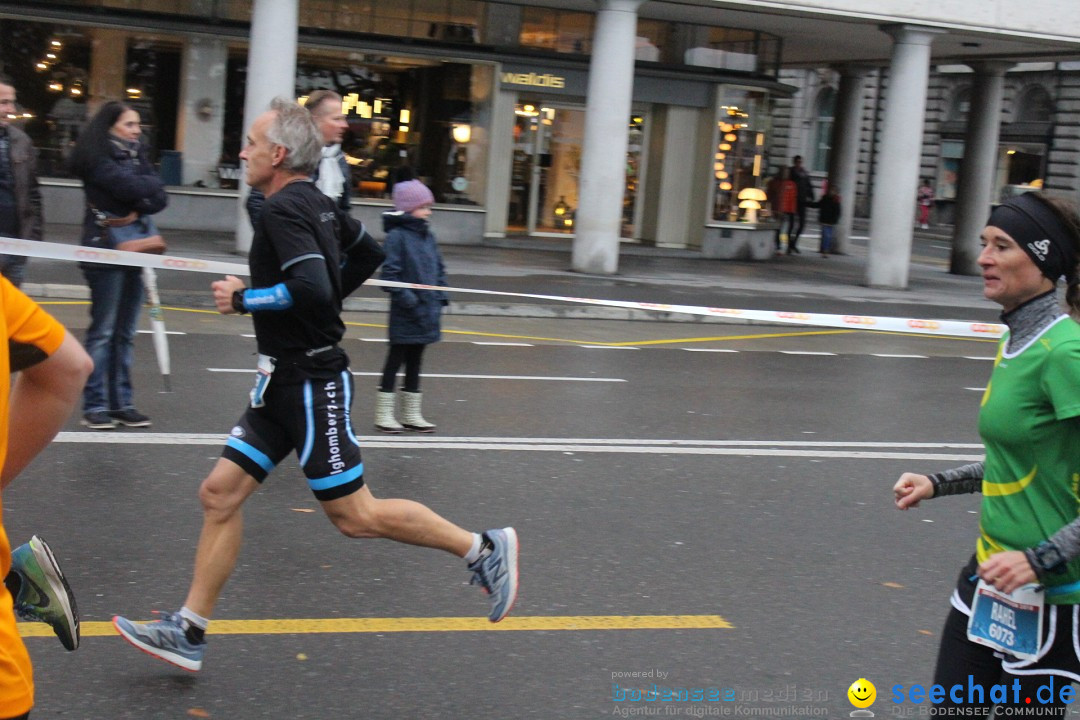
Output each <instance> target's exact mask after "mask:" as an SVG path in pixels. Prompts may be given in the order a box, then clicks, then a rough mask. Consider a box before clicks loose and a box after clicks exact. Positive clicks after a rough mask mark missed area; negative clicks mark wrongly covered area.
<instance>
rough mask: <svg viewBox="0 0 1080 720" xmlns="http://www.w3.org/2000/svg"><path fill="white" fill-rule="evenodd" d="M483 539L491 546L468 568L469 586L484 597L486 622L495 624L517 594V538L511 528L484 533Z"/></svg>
mask: <svg viewBox="0 0 1080 720" xmlns="http://www.w3.org/2000/svg"><path fill="white" fill-rule="evenodd" d="M484 537H485V538H487V539H488V540H490V541H491V544H492V545H493V546H494V547H493V548H492V550H491V552H490V553H488V554H487V555H486V556H484V557H481V558H480V559H479V560H477V561H476V562H474V563H472V564H471V565H469V570H471V571H472V574H473V576H472V580H470V581H469V584H470V585H479V586H480V587H482V588H483V589H484V592H486V593H487V594H488V599H489V600H490V601H491V612H489V613H488V620H490V621H491V622H493V623H497V622H499V621H500V620H502V619H503V618H504V617H506V616H507V614H508V613H509V612H510V608H512V607H514V601H515V600H517V591H518V537H517V531H515V530H514V528H512V527H508V528H503V529H502V530H488V531H487V532H485V533H484Z"/></svg>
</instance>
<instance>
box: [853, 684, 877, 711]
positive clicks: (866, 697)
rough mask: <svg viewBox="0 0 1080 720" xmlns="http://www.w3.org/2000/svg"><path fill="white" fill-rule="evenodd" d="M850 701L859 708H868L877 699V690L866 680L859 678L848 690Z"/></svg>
mask: <svg viewBox="0 0 1080 720" xmlns="http://www.w3.org/2000/svg"><path fill="white" fill-rule="evenodd" d="M847 697H848V700H849V701H850V702H851V704H852V705H854V706H855V707H857V708H868V707H870V706H871V705H873V704H874V700H876V699H877V688H876V687H874V683H872V682H870V681H869V680H867V679H866V678H859V679H858V680H856V681H855V682H853V683H851V687H849V688H848V689H847Z"/></svg>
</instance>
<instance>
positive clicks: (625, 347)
mask: <svg viewBox="0 0 1080 720" xmlns="http://www.w3.org/2000/svg"><path fill="white" fill-rule="evenodd" d="M578 347H582V348H585V349H587V350H640V349H641V348H637V347H630V346H629V345H578Z"/></svg>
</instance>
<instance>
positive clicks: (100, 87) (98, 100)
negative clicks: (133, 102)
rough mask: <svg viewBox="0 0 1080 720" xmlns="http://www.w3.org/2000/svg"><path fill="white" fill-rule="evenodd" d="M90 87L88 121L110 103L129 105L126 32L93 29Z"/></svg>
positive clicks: (91, 33)
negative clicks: (126, 78)
mask: <svg viewBox="0 0 1080 720" xmlns="http://www.w3.org/2000/svg"><path fill="white" fill-rule="evenodd" d="M90 37H91V40H90V47H91V52H90V87H89V90H87V89H86V88H83V92H89V93H90V96H89V97H88V99H87V107H86V118H87V119H88V120H89V119H90V118H91V117H93V116H94V113H96V112H97V111H98V110H100V109H101V106H102V105H104V104H105V103H107V102H109V101H110V100H119V101H120V102H126V101H127V93H125V92H124V91H125V89H126V88H125V87H124V79H125V78H124V73H125V71H126V70H127V39H128V33H127V31H126V30H113V29H111V28H93V29H92V30H91V31H90Z"/></svg>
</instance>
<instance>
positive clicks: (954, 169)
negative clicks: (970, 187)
mask: <svg viewBox="0 0 1080 720" xmlns="http://www.w3.org/2000/svg"><path fill="white" fill-rule="evenodd" d="M963 158H964V143H963V141H961V140H942V141H941V157H940V158H939V159H938V169H937V184H936V187H935V188H934V196H935V197H937V198H940V199H942V200H955V199H956V183H957V181H958V180H959V178H960V161H961V160H962V159H963Z"/></svg>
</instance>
